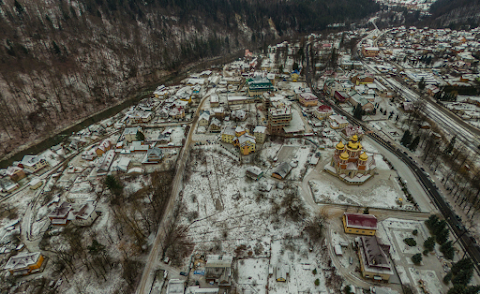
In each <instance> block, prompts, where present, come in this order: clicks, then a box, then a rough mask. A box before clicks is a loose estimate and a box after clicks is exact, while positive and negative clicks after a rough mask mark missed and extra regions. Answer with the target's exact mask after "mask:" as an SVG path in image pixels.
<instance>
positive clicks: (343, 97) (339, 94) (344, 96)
mask: <svg viewBox="0 0 480 294" xmlns="http://www.w3.org/2000/svg"><path fill="white" fill-rule="evenodd" d="M333 97H334V98H335V100H337V101H338V102H340V103H345V102H347V101H348V100H349V99H350V96H349V95H348V93H347V92H345V91H335V94H334V95H333Z"/></svg>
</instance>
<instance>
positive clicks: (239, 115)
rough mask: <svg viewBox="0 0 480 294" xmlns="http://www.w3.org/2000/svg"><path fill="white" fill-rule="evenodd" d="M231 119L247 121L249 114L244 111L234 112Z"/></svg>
mask: <svg viewBox="0 0 480 294" xmlns="http://www.w3.org/2000/svg"><path fill="white" fill-rule="evenodd" d="M230 118H231V119H232V120H238V121H245V120H246V119H247V113H246V112H245V110H243V109H238V110H233V111H232V113H231V115H230Z"/></svg>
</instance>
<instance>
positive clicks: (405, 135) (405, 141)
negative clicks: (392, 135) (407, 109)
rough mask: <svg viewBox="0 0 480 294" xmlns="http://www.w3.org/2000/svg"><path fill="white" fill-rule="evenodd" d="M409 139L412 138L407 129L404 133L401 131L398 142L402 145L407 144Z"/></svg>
mask: <svg viewBox="0 0 480 294" xmlns="http://www.w3.org/2000/svg"><path fill="white" fill-rule="evenodd" d="M411 140H412V135H411V133H410V131H409V130H406V131H405V133H403V137H402V140H400V144H402V145H403V146H408V145H409V144H410V141H411Z"/></svg>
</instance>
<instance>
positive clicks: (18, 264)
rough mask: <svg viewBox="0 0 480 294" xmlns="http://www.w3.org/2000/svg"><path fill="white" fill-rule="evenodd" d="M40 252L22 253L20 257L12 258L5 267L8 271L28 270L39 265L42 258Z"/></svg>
mask: <svg viewBox="0 0 480 294" xmlns="http://www.w3.org/2000/svg"><path fill="white" fill-rule="evenodd" d="M40 256H41V255H40V252H34V253H28V252H26V253H20V254H18V255H15V256H12V257H10V259H9V260H8V262H7V264H6V265H5V269H6V270H21V269H24V268H27V267H28V266H30V265H33V264H35V263H37V261H38V259H39V258H40Z"/></svg>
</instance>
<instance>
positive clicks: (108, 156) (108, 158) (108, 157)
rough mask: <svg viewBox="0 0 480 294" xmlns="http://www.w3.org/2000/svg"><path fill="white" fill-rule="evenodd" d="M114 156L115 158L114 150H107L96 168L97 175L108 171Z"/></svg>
mask: <svg viewBox="0 0 480 294" xmlns="http://www.w3.org/2000/svg"><path fill="white" fill-rule="evenodd" d="M137 142H138V141H137ZM114 158H115V150H108V151H107V153H105V156H104V158H103V161H102V163H101V164H100V166H99V167H98V169H97V175H98V176H102V175H106V174H107V173H108V171H109V170H110V166H111V165H112V162H113V159H114Z"/></svg>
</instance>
